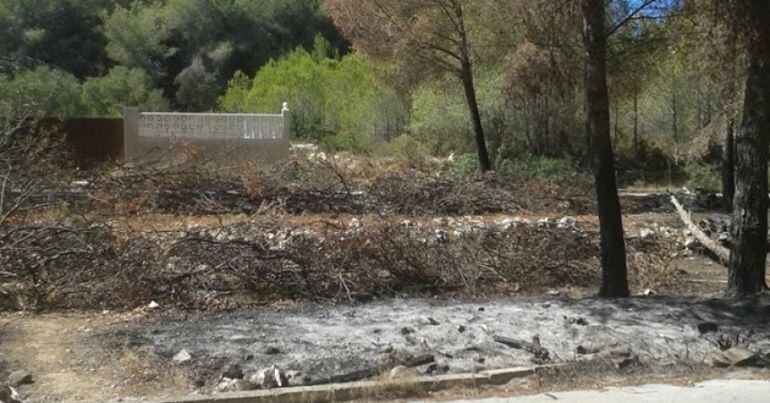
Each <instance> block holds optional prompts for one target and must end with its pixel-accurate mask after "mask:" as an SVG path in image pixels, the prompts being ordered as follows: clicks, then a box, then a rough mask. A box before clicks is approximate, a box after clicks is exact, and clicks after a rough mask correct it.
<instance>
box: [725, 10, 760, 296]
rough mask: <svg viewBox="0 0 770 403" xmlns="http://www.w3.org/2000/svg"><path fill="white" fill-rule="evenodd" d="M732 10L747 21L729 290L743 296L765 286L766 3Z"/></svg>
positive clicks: (736, 161) (737, 139) (743, 27)
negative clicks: (745, 59) (745, 75)
mask: <svg viewBox="0 0 770 403" xmlns="http://www.w3.org/2000/svg"><path fill="white" fill-rule="evenodd" d="M736 3H737V4H738V5H737V6H735V7H736V11H737V12H738V13H739V15H740V17H742V18H741V19H740V20H741V22H743V23H744V24H745V25H742V24H739V25H738V27H739V29H744V30H745V31H744V32H745V33H746V34H747V35H746V39H747V43H746V45H747V46H746V49H747V51H748V62H749V69H748V74H747V77H746V89H745V98H744V104H743V123H742V130H741V131H740V132H739V134H738V136H737V137H736V140H735V145H736V156H735V157H736V158H735V163H736V164H735V169H736V172H735V179H736V183H735V199H734V201H733V225H732V231H731V232H732V242H731V245H730V267H729V271H728V293H729V294H731V295H736V296H741V295H749V294H754V293H757V292H760V291H762V290H764V289H765V288H766V283H765V270H766V269H765V265H766V259H767V204H768V202H767V198H768V196H767V189H768V185H767V153H768V138H767V137H768V136H769V135H770V2H768V1H767V0H742V1H738V2H736Z"/></svg>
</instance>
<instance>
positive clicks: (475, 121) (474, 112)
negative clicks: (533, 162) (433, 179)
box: [462, 62, 492, 172]
mask: <svg viewBox="0 0 770 403" xmlns="http://www.w3.org/2000/svg"><path fill="white" fill-rule="evenodd" d="M462 70H463V72H462V81H463V90H465V100H466V101H467V103H468V110H469V111H470V114H471V124H472V127H473V135H474V137H475V139H476V153H477V154H478V158H479V170H481V172H486V171H489V170H490V169H492V163H491V161H490V160H489V153H488V152H487V141H486V139H485V138H484V128H483V127H482V125H481V113H480V112H479V103H478V101H477V100H476V87H475V86H474V84H473V71H472V68H471V64H470V62H463V67H462Z"/></svg>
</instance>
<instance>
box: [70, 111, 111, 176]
mask: <svg viewBox="0 0 770 403" xmlns="http://www.w3.org/2000/svg"><path fill="white" fill-rule="evenodd" d="M64 131H65V132H66V133H67V141H68V142H69V143H70V144H71V145H72V147H73V149H74V151H75V158H76V160H77V164H78V166H80V167H88V166H91V165H92V164H94V163H99V162H105V161H113V160H120V159H122V158H123V119H119V118H118V119H111V118H72V119H67V120H66V121H65V122H64Z"/></svg>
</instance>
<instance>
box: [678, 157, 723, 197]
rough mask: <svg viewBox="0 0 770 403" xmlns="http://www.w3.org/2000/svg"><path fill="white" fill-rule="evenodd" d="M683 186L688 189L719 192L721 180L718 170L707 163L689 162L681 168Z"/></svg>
mask: <svg viewBox="0 0 770 403" xmlns="http://www.w3.org/2000/svg"><path fill="white" fill-rule="evenodd" d="M683 171H684V176H685V178H686V179H685V186H687V187H688V188H689V189H690V190H695V189H703V190H707V191H709V192H715V193H716V192H720V191H721V189H722V181H721V179H720V176H719V172H718V171H717V170H716V169H714V168H713V167H710V166H708V165H704V164H701V163H696V162H691V163H689V164H687V165H685V166H684V168H683Z"/></svg>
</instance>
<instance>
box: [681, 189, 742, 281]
mask: <svg viewBox="0 0 770 403" xmlns="http://www.w3.org/2000/svg"><path fill="white" fill-rule="evenodd" d="M671 204H673V205H674V207H675V208H676V212H677V214H679V218H680V219H681V220H682V222H683V223H684V225H685V227H687V229H688V230H690V233H691V234H692V236H694V237H695V239H697V240H698V242H700V244H701V245H703V247H704V248H706V249H708V250H710V251H711V252H712V253H713V254H714V255H715V256H716V257H717V259H719V263H720V264H722V265H724V266H727V265H728V263H729V262H730V250H729V249H727V248H725V247H724V246H722V245H720V244H719V243H717V241H715V240H713V239H711V238H709V236H708V235H706V233H704V232H703V230H701V229H700V227H698V226H697V225H695V223H693V222H692V217H691V216H690V213H688V212H687V211H686V210H685V209H684V207H682V204H681V203H679V200H677V199H676V197H675V196H674V195H671Z"/></svg>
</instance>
